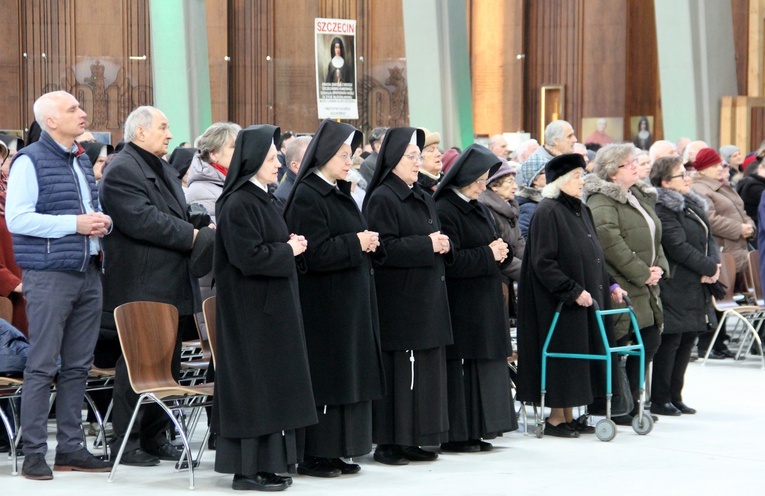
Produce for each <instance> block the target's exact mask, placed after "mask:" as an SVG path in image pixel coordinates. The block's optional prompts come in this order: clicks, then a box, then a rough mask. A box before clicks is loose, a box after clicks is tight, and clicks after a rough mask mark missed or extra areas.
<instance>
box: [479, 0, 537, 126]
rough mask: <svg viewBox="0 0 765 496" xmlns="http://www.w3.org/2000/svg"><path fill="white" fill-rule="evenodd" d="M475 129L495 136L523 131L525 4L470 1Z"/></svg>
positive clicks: (515, 0)
mask: <svg viewBox="0 0 765 496" xmlns="http://www.w3.org/2000/svg"><path fill="white" fill-rule="evenodd" d="M470 12H471V15H470V27H469V29H470V67H471V75H472V90H473V126H474V132H475V134H476V135H486V136H491V135H493V134H497V133H501V132H515V131H519V130H522V129H523V127H524V126H523V67H524V59H523V58H520V59H519V58H517V55H519V54H523V1H522V0H472V1H471V2H470Z"/></svg>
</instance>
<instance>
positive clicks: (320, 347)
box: [284, 120, 385, 477]
mask: <svg viewBox="0 0 765 496" xmlns="http://www.w3.org/2000/svg"><path fill="white" fill-rule="evenodd" d="M362 138H363V136H362V134H361V132H360V131H359V130H357V129H356V128H354V127H353V126H351V125H349V124H342V123H339V122H335V121H331V120H325V121H324V122H322V123H321V125H320V126H319V129H318V130H317V131H316V134H314V136H313V139H312V140H311V143H310V145H308V149H307V150H306V152H305V155H304V157H303V162H302V164H301V166H300V172H299V173H298V175H297V178H296V179H295V185H294V186H293V188H292V191H291V193H290V196H289V198H288V199H287V202H286V204H285V208H284V218H285V219H286V221H287V226H288V227H289V228H290V230H291V231H292V232H299V233H302V234H303V235H304V236H305V238H306V240H307V241H308V249H307V250H306V252H305V253H304V255H303V257H304V260H305V270H304V271H301V272H300V273H299V274H298V279H299V282H300V305H301V307H302V309H303V322H304V324H305V336H306V344H307V346H308V362H309V363H310V367H311V380H312V383H313V394H314V398H315V400H316V410H317V414H318V417H319V423H318V424H316V425H313V426H311V427H308V428H307V429H306V441H305V458H304V461H303V463H301V464H300V466H299V467H298V473H299V474H303V475H310V476H315V477H334V476H336V475H340V474H341V473H343V474H354V473H356V472H358V471H359V469H360V467H359V466H358V465H357V464H354V463H346V462H344V461H343V460H342V459H341V458H347V457H353V456H361V455H364V454H366V453H369V452H370V451H372V400H377V399H380V398H382V397H383V395H384V394H385V378H384V375H383V369H382V357H381V354H380V330H379V324H378V318H377V296H376V295H375V286H374V276H373V274H374V270H373V269H372V259H371V256H370V254H371V253H374V252H375V251H376V250H377V248H378V246H379V245H380V242H379V239H378V234H377V233H376V232H372V231H369V230H368V229H367V222H366V220H365V219H364V217H363V216H362V215H361V212H360V211H359V209H358V206H357V205H356V202H355V201H354V199H353V198H352V197H351V183H350V182H347V181H346V180H345V177H346V175H347V174H348V171H349V169H350V168H351V167H352V166H353V163H352V158H353V151H354V150H355V149H356V148H358V146H359V145H360V144H361V141H362Z"/></svg>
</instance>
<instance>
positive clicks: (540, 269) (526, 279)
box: [517, 193, 616, 408]
mask: <svg viewBox="0 0 765 496" xmlns="http://www.w3.org/2000/svg"><path fill="white" fill-rule="evenodd" d="M609 285H610V280H609V276H608V273H607V272H606V264H605V260H604V257H603V250H602V249H601V248H600V242H599V241H598V236H597V233H596V231H595V224H594V222H593V220H592V214H591V213H590V210H589V209H588V208H587V206H586V205H584V204H583V203H582V202H581V201H580V200H578V199H576V198H573V197H568V196H564V194H563V193H561V196H559V197H558V198H556V199H550V198H545V199H543V200H542V201H541V202H539V204H538V205H537V208H536V211H535V212H534V217H532V219H531V225H530V226H529V236H528V239H527V241H526V250H525V252H524V255H523V265H522V268H521V281H520V284H519V287H518V363H519V367H518V382H517V387H518V390H517V391H518V394H517V398H518V400H521V401H532V402H535V403H539V398H540V387H541V366H542V365H541V364H542V360H541V359H542V347H543V345H544V341H545V339H546V337H547V334H548V331H549V330H550V324H551V323H552V320H553V316H554V315H555V309H556V307H557V306H558V302H560V301H561V300H562V301H564V302H565V305H564V307H563V311H562V313H561V315H560V318H559V319H558V324H557V326H556V331H555V335H554V336H553V339H552V341H551V343H550V347H549V348H548V351H550V352H562V353H598V354H601V353H603V344H602V343H603V341H602V338H601V335H600V328H599V326H598V324H597V321H596V318H595V314H594V312H593V309H591V308H585V307H580V306H579V305H577V304H576V298H577V297H578V296H579V295H580V294H581V292H582V290H587V291H588V292H589V293H590V294H591V295H592V298H593V299H594V300H595V301H597V302H598V305H599V306H600V308H601V309H604V308H608V307H609V301H610V300H609ZM606 323H607V324H608V322H606ZM606 330H607V335H608V339H609V342H610V343H611V345H614V339H613V330H612V329H611V326H610V325H606ZM603 365H604V364H602V362H598V363H596V362H593V361H585V360H568V359H566V360H562V359H548V360H547V396H546V404H547V406H551V407H557V408H564V407H572V406H578V405H587V404H590V403H591V402H592V398H593V393H597V394H598V395H599V396H603V394H604V393H605V374H604V372H603V371H604V370H605V368H604V366H603ZM614 369H616V367H614ZM614 385H615V384H614ZM614 393H616V390H614Z"/></svg>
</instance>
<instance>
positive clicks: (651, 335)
mask: <svg viewBox="0 0 765 496" xmlns="http://www.w3.org/2000/svg"><path fill="white" fill-rule="evenodd" d="M640 336H641V337H642V338H643V348H644V349H645V370H643V374H645V372H646V370H648V364H650V363H651V360H653V357H654V355H655V354H656V350H658V349H659V345H660V344H661V332H660V331H659V328H658V327H656V326H655V325H652V326H648V327H644V328H642V329H640ZM631 340H634V337H633V335H630V336H625V337H623V338H621V339H620V340H619V341H618V342H617V344H618V345H619V346H624V345H626V344H628V343H629V342H630V341H631ZM627 377H628V378H629V380H630V387H631V388H632V397H633V398H634V399H635V403H636V404H637V400H638V399H639V398H640V395H639V390H640V388H641V387H643V386H642V384H640V358H639V357H636V356H632V355H630V356H629V357H628V358H627Z"/></svg>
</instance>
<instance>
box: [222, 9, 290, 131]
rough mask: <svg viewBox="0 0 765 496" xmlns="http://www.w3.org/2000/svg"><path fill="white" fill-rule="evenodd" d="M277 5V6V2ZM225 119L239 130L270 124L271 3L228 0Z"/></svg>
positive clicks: (271, 120)
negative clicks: (227, 60) (228, 67)
mask: <svg viewBox="0 0 765 496" xmlns="http://www.w3.org/2000/svg"><path fill="white" fill-rule="evenodd" d="M280 3H281V2H280ZM228 12H229V16H228V21H229V31H228V36H229V48H230V51H231V63H230V73H229V74H230V79H229V119H230V120H231V121H233V122H236V123H238V124H240V125H242V126H249V125H252V124H265V123H272V122H273V121H274V109H273V71H272V64H271V63H270V61H269V60H268V59H269V58H271V57H273V56H274V30H273V24H272V23H273V18H274V17H273V16H274V0H262V1H249V0H229V4H228Z"/></svg>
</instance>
